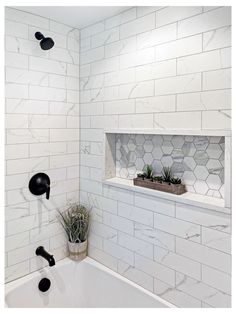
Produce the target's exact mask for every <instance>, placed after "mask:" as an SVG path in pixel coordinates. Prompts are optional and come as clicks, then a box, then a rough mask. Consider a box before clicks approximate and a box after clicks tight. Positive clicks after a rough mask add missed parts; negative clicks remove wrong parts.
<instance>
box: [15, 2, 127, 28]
mask: <svg viewBox="0 0 236 314" xmlns="http://www.w3.org/2000/svg"><path fill="white" fill-rule="evenodd" d="M14 8H16V9H18V10H22V11H26V12H29V13H33V14H37V15H40V16H43V17H46V18H50V19H52V20H55V21H57V22H61V23H64V24H66V25H69V26H73V27H77V28H83V27H85V26H87V25H90V24H93V23H96V22H98V21H101V20H103V19H105V18H107V17H110V16H113V15H115V14H118V13H120V12H121V11H124V10H127V9H129V8H130V7H128V6H123V7H115V6H111V7H108V6H96V7H95V6H90V7H85V6H76V7H74V6H53V7H52V6H44V7H43V6H40V7H38V6H32V7H29V6H28V7H26V6H15V7H14Z"/></svg>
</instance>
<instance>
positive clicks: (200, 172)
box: [116, 134, 224, 198]
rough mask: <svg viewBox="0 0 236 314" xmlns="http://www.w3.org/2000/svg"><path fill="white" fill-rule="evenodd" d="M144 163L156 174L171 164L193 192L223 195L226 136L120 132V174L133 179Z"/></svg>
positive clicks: (117, 143)
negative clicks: (150, 166)
mask: <svg viewBox="0 0 236 314" xmlns="http://www.w3.org/2000/svg"><path fill="white" fill-rule="evenodd" d="M145 164H151V165H152V166H153V169H154V173H155V174H156V175H160V174H161V171H162V167H163V166H165V167H172V170H173V172H174V175H175V176H179V177H180V178H181V179H182V181H183V182H184V183H185V184H186V187H187V190H188V191H190V192H192V193H198V194H203V195H208V196H213V197H220V198H223V197H224V137H216V136H211V137H207V136H180V135H149V134H148V135H146V134H145V135H143V134H117V135H116V175H117V177H121V178H129V179H132V178H134V177H135V176H136V175H137V173H139V172H141V171H142V170H143V168H144V166H145Z"/></svg>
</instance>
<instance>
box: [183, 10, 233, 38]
mask: <svg viewBox="0 0 236 314" xmlns="http://www.w3.org/2000/svg"><path fill="white" fill-rule="evenodd" d="M230 24H231V8H230V7H221V8H218V9H217V10H213V11H209V12H206V13H203V14H200V15H197V16H195V17H192V18H189V19H186V20H183V21H180V22H179V25H178V36H179V37H184V36H190V35H193V34H197V33H202V32H206V31H210V30H213V29H215V28H220V27H223V26H227V25H230Z"/></svg>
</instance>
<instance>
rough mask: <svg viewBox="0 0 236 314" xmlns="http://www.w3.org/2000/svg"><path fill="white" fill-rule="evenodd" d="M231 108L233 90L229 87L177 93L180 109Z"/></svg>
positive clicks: (178, 107)
mask: <svg viewBox="0 0 236 314" xmlns="http://www.w3.org/2000/svg"><path fill="white" fill-rule="evenodd" d="M230 108H231V91H230V90H228V89H226V90H224V89H222V90H215V91H205V92H200V93H186V94H178V95H177V110H178V111H196V110H203V111H204V110H217V109H230Z"/></svg>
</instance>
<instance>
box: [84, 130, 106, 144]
mask: <svg viewBox="0 0 236 314" xmlns="http://www.w3.org/2000/svg"><path fill="white" fill-rule="evenodd" d="M80 134H81V137H82V138H83V140H84V141H101V140H102V139H103V130H102V129H99V128H98V129H90V130H86V129H81V130H80Z"/></svg>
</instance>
